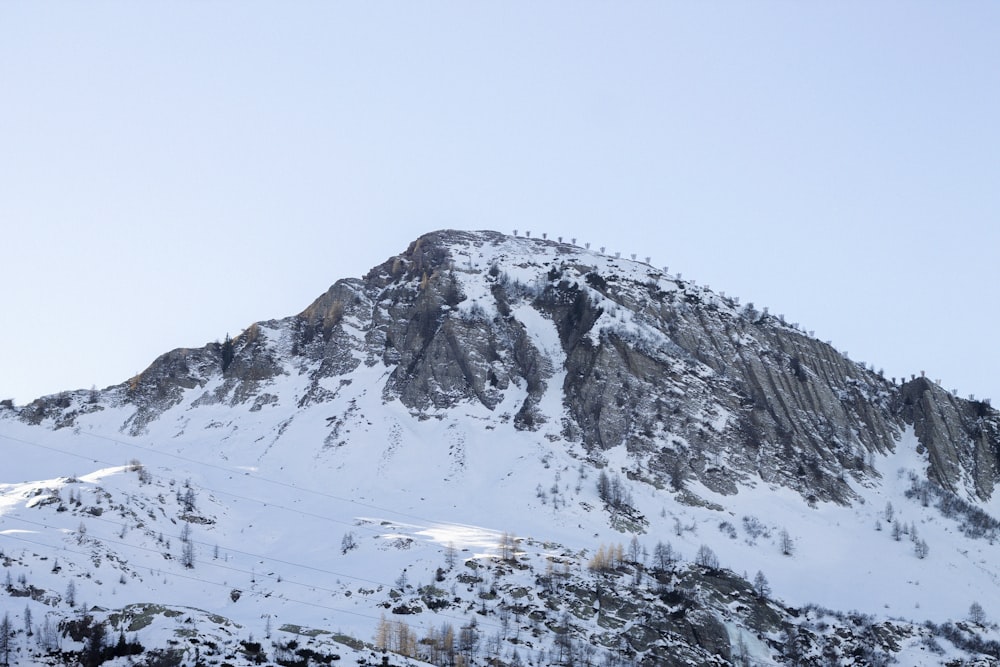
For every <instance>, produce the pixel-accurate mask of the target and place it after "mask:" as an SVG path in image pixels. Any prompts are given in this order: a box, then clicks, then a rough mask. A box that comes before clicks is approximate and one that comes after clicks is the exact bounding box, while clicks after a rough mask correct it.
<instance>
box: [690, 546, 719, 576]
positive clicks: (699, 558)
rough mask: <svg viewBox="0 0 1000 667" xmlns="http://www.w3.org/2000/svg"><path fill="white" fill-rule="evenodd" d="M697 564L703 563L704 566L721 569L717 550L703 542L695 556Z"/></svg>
mask: <svg viewBox="0 0 1000 667" xmlns="http://www.w3.org/2000/svg"><path fill="white" fill-rule="evenodd" d="M694 563H695V565H701V566H702V567H707V568H708V569H710V570H718V569H719V557H718V556H716V555H715V552H714V551H712V549H711V548H710V547H709V546H708V545H707V544H703V545H701V546H700V547H698V553H697V554H695V557H694Z"/></svg>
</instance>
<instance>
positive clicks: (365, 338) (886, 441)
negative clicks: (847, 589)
mask: <svg viewBox="0 0 1000 667" xmlns="http://www.w3.org/2000/svg"><path fill="white" fill-rule="evenodd" d="M549 329H550V330H551V331H552V334H551V336H549V338H551V340H550V341H549V343H546V342H545V341H546V340H548V338H546V336H548V334H547V333H546V331H547V330H549ZM547 345H548V347H547ZM223 347H224V345H220V344H218V343H213V344H210V345H207V346H205V347H204V348H202V349H200V350H175V351H173V352H170V353H167V354H165V355H163V356H162V357H160V358H159V359H157V360H156V361H155V362H154V363H153V364H152V365H151V366H150V367H149V368H148V369H146V370H145V371H144V372H143V373H141V374H140V375H139V376H137V377H136V378H133V380H132V381H130V382H129V383H125V384H123V385H122V386H120V387H117V388H112V390H109V392H110V393H109V396H110V395H113V396H114V397H115V399H114V400H116V401H122V402H124V403H126V404H130V405H134V406H135V408H136V411H135V413H134V415H133V416H132V417H131V418H130V420H129V422H128V423H127V424H126V425H125V426H126V427H127V428H129V429H130V430H132V431H133V432H138V431H141V430H142V428H143V427H144V425H145V424H146V423H148V422H149V420H151V419H155V418H156V416H157V415H158V414H159V413H160V412H162V411H163V410H165V409H167V408H169V407H170V406H171V405H174V404H176V402H177V401H179V400H180V397H181V395H182V394H183V392H185V391H187V390H190V389H195V388H200V387H205V386H206V385H207V384H208V383H209V382H210V381H211V380H212V379H213V378H221V383H218V384H216V385H213V386H214V388H213V389H212V390H211V391H210V392H208V393H206V394H205V395H204V396H203V397H202V399H201V400H202V401H203V402H206V403H209V402H226V403H228V404H230V405H234V406H238V405H246V406H248V407H249V408H250V409H258V410H259V409H260V408H261V406H263V405H266V404H267V402H268V400H269V394H268V392H267V386H268V384H269V383H270V382H271V381H272V380H273V379H274V378H276V377H277V376H279V375H282V374H288V373H299V374H303V375H305V376H307V377H308V378H310V389H309V390H308V391H307V392H306V393H305V394H304V395H303V396H302V397H301V399H300V400H301V403H302V404H303V405H304V404H307V403H312V402H322V401H324V400H328V399H329V398H330V397H331V396H332V395H333V393H334V390H332V389H330V388H329V387H330V384H329V383H327V384H325V385H324V380H325V379H328V378H337V377H340V378H342V379H344V380H345V381H347V380H349V379H350V376H351V374H352V373H353V372H354V371H356V370H357V369H358V368H360V367H361V366H362V364H364V365H365V366H368V367H372V366H376V365H380V364H381V365H384V367H385V368H386V374H385V376H384V377H385V380H384V384H383V385H382V386H381V388H380V390H381V391H382V393H383V397H384V399H385V400H386V401H391V400H399V401H400V402H401V403H402V404H404V405H405V406H407V407H408V408H409V409H410V410H411V411H412V412H414V413H415V414H429V413H433V412H435V411H441V410H446V409H449V408H452V407H454V406H456V405H459V404H461V403H473V404H478V405H481V406H483V407H485V408H486V409H488V410H492V411H496V410H497V408H498V406H500V405H501V403H504V401H505V400H507V399H510V398H512V397H513V398H515V399H516V409H515V410H514V415H513V419H514V421H515V424H516V425H517V426H518V427H519V428H523V429H532V430H534V429H539V428H543V427H544V428H546V429H547V431H552V432H554V433H555V434H557V435H558V437H562V438H564V439H566V440H567V441H570V442H578V443H581V444H582V445H583V446H584V447H585V448H586V449H587V450H588V451H589V452H590V453H591V455H592V456H593V457H594V458H596V459H600V458H601V456H602V452H603V451H604V450H607V449H608V448H612V447H616V446H618V445H625V446H626V447H627V448H628V450H629V451H630V452H631V453H632V454H633V455H634V457H635V460H636V461H637V462H639V463H638V465H637V468H636V469H635V470H632V471H629V472H630V474H632V475H634V476H638V477H642V478H648V479H650V480H651V481H655V482H656V483H658V484H662V485H664V486H670V487H672V488H673V489H675V490H679V489H681V488H683V486H684V485H685V484H686V483H687V482H689V481H690V480H693V479H699V480H701V481H702V482H703V483H705V484H706V485H707V486H709V487H710V488H713V489H715V490H717V491H720V492H726V493H729V492H735V490H736V485H737V483H738V482H744V483H745V482H747V481H752V480H754V479H760V480H762V481H763V482H765V483H770V484H780V485H785V486H789V487H791V488H794V489H796V490H798V491H799V492H800V493H802V495H803V496H805V497H807V498H814V499H817V500H820V499H834V500H837V501H839V502H850V500H851V491H850V488H849V485H848V484H847V480H848V478H849V477H852V478H854V479H857V480H862V481H863V480H864V479H865V478H866V477H867V476H869V475H871V474H872V470H871V468H870V466H869V465H868V462H867V461H868V458H869V455H870V453H872V452H886V451H889V450H891V449H892V448H893V446H894V442H895V441H896V439H897V438H898V437H899V436H900V434H901V433H902V431H903V430H904V429H905V428H908V427H911V426H912V427H913V428H914V429H915V432H916V434H917V436H918V437H919V439H920V442H921V443H922V444H923V445H924V447H926V448H927V451H928V452H929V454H930V470H929V471H928V475H929V476H930V478H931V479H933V480H934V481H936V482H937V483H939V484H940V485H941V486H943V487H944V488H946V489H948V490H949V491H952V492H962V491H964V492H967V493H969V494H972V495H974V496H976V497H979V498H981V499H985V498H988V497H990V495H991V494H992V493H993V490H994V486H995V483H996V479H997V474H998V462H997V458H998V452H1000V417H998V414H997V412H996V411H995V410H992V409H991V408H990V407H989V406H988V405H987V404H985V403H981V402H972V401H965V400H963V399H959V398H956V397H954V396H951V395H950V394H948V393H946V392H944V391H942V390H941V389H940V388H939V387H937V386H935V385H933V384H932V383H930V382H928V381H927V380H925V379H923V378H921V379H918V380H914V381H912V382H907V383H905V384H903V385H901V386H900V385H896V384H894V383H893V382H891V381H889V380H887V379H885V378H883V377H881V376H880V375H878V374H876V373H874V372H872V371H869V370H867V369H866V368H865V367H864V366H862V365H860V364H857V363H855V362H852V361H851V360H849V359H847V358H846V357H845V356H844V355H842V354H840V353H838V352H837V351H836V350H834V349H833V348H832V347H830V346H829V345H827V344H825V343H822V342H820V341H818V340H816V339H814V338H812V337H810V336H807V335H805V334H804V333H803V332H801V331H799V330H798V328H797V327H794V326H789V325H787V324H785V323H784V322H783V321H781V320H780V319H779V318H775V317H773V316H771V315H769V314H767V312H766V309H765V311H763V312H761V311H758V310H756V309H755V308H753V307H752V305H746V306H740V305H738V304H737V303H736V302H734V301H733V300H731V299H728V298H725V297H721V296H719V295H717V294H715V293H713V292H711V291H710V290H708V289H705V288H703V287H697V286H695V285H693V284H691V283H689V282H685V281H682V280H680V279H677V278H674V277H671V276H668V275H665V274H663V272H661V271H658V270H656V269H654V268H652V267H650V266H648V265H645V264H639V263H635V262H628V261H625V260H620V259H616V258H610V257H606V256H602V255H598V254H596V253H591V252H588V251H585V250H583V249H581V248H578V247H575V246H570V245H568V244H562V243H555V242H552V241H546V240H537V239H526V238H513V237H509V236H504V235H502V234H498V233H495V232H475V233H472V232H458V231H440V232H434V233H430V234H427V235H424V236H422V237H420V238H419V239H417V240H416V241H414V242H413V243H412V244H411V245H410V247H409V248H407V250H406V251H405V252H403V253H401V254H400V255H397V256H395V257H392V258H390V259H389V260H387V261H386V262H385V263H383V264H382V265H380V266H378V267H375V268H374V269H372V270H371V271H370V272H369V273H368V275H367V276H365V277H364V279H362V280H359V279H346V280H341V281H339V282H337V283H336V284H335V285H333V286H332V287H331V288H330V289H329V290H328V291H327V292H326V293H325V294H323V295H322V296H321V297H319V298H318V299H317V300H316V301H315V302H314V303H313V304H311V305H310V306H309V307H308V308H306V309H305V310H304V311H303V312H302V313H300V314H299V315H297V316H294V317H290V318H286V319H284V320H280V321H271V322H265V323H261V324H259V325H254V326H252V327H250V328H248V329H247V330H246V331H245V332H244V333H243V334H241V335H240V336H238V337H237V338H235V339H234V340H233V341H232V348H231V353H230V354H229V356H228V357H226V359H225V360H224V359H223V357H225V356H226V351H225V350H223ZM223 366H225V369H223ZM324 387H325V388H324ZM552 392H554V393H555V396H556V397H557V399H558V403H559V404H561V409H562V413H561V414H552V412H551V408H549V409H548V412H547V411H546V410H545V409H542V408H541V407H540V405H541V402H542V400H543V397H545V396H546V395H549V396H551V395H553V394H552ZM58 400H59V399H58V397H48V398H46V399H40V400H39V401H36V402H35V403H34V404H32V405H31V406H28V407H27V408H25V409H23V410H22V417H23V418H25V419H29V420H34V421H39V420H41V419H44V418H47V417H49V416H52V417H54V418H56V419H57V421H59V423H60V424H61V425H69V424H71V423H72V416H67V414H66V413H67V408H66V407H65V406H63V407H62V408H60V407H59V405H58V404H57V402H58ZM549 405H551V403H550V404H549ZM497 418H498V419H501V418H506V416H505V415H497Z"/></svg>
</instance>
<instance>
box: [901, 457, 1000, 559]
mask: <svg viewBox="0 0 1000 667" xmlns="http://www.w3.org/2000/svg"><path fill="white" fill-rule="evenodd" d="M905 495H906V497H907V498H909V499H911V500H917V501H918V502H920V504H921V505H922V506H923V507H929V506H930V505H931V503H934V505H935V506H936V507H937V509H938V511H940V512H941V515H942V516H944V517H947V518H949V519H955V520H956V521H958V522H959V530H961V531H962V532H963V533H964V534H965V535H966V537H971V538H972V539H983V540H989V541H990V542H991V543H992V542H994V541H995V540H996V539H997V538H998V537H1000V521H998V520H997V519H995V518H993V517H992V516H990V515H989V514H987V513H986V512H984V511H983V510H982V509H980V508H979V507H977V506H975V505H973V504H972V503H970V502H967V501H965V500H963V499H962V498H959V497H958V496H957V495H956V494H954V493H952V492H950V491H948V490H947V489H943V488H941V487H940V486H938V485H937V484H933V483H932V482H930V481H928V480H922V479H920V478H919V477H918V476H917V474H916V473H914V472H910V488H909V489H907V490H906V494H905ZM887 520H888V519H887Z"/></svg>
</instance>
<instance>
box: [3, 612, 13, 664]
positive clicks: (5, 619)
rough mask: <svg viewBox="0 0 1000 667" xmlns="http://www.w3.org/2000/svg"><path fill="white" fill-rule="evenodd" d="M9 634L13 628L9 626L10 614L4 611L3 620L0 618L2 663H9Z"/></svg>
mask: <svg viewBox="0 0 1000 667" xmlns="http://www.w3.org/2000/svg"><path fill="white" fill-rule="evenodd" d="M11 634H13V629H12V628H11V626H10V616H8V615H7V612H4V615H3V620H0V656H3V664H4V665H5V666H6V665H9V664H10V649H11V640H10V637H11Z"/></svg>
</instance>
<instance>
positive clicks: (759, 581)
mask: <svg viewBox="0 0 1000 667" xmlns="http://www.w3.org/2000/svg"><path fill="white" fill-rule="evenodd" d="M753 591H754V593H756V594H757V597H759V598H766V597H767V596H769V595H770V594H771V585H770V584H769V583H768V581H767V577H765V576H764V573H763V572H761V571H760V570H757V574H756V576H754V578H753Z"/></svg>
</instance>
